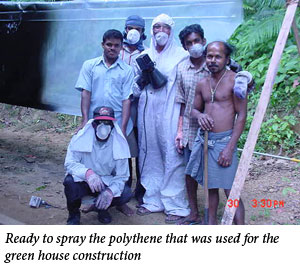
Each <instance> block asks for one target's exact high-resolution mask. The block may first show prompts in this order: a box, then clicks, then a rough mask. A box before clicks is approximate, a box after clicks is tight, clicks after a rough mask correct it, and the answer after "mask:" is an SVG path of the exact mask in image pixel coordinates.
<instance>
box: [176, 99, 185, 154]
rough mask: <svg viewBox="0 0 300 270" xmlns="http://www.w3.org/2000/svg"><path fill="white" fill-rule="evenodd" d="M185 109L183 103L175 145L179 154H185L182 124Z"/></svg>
mask: <svg viewBox="0 0 300 270" xmlns="http://www.w3.org/2000/svg"><path fill="white" fill-rule="evenodd" d="M184 111H185V104H183V103H181V105H180V115H179V119H178V127H177V135H176V138H175V145H176V149H177V152H178V153H179V154H183V145H182V138H183V132H182V126H183V114H184Z"/></svg>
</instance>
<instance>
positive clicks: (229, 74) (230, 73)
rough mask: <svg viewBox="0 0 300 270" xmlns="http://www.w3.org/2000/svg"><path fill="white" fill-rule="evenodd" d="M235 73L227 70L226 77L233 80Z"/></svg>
mask: <svg viewBox="0 0 300 270" xmlns="http://www.w3.org/2000/svg"><path fill="white" fill-rule="evenodd" d="M235 75H236V73H235V72H233V71H232V70H227V76H226V77H227V78H228V80H229V81H230V82H234V80H235Z"/></svg>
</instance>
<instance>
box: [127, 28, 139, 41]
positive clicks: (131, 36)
mask: <svg viewBox="0 0 300 270" xmlns="http://www.w3.org/2000/svg"><path fill="white" fill-rule="evenodd" d="M140 38H141V35H140V32H139V31H138V30H136V29H131V30H129V31H128V33H127V35H126V39H127V41H128V43H129V44H136V43H138V41H139V40H140Z"/></svg>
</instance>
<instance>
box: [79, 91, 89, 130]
mask: <svg viewBox="0 0 300 270" xmlns="http://www.w3.org/2000/svg"><path fill="white" fill-rule="evenodd" d="M90 105H91V92H90V91H87V90H85V89H83V90H82V92H81V114H82V121H81V125H80V126H81V128H83V127H84V125H85V124H86V123H87V121H88V120H89V110H90Z"/></svg>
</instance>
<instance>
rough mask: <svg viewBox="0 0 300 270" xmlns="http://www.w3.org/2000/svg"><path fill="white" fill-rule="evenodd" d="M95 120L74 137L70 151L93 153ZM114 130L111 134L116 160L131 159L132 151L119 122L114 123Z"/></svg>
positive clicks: (89, 122)
mask: <svg viewBox="0 0 300 270" xmlns="http://www.w3.org/2000/svg"><path fill="white" fill-rule="evenodd" d="M93 121H94V119H90V120H89V121H88V122H87V123H86V125H85V126H84V127H83V128H82V129H81V130H79V131H78V133H77V134H75V135H74V136H73V137H72V140H71V142H70V150H71V151H75V152H87V153H89V152H92V150H93V144H94V143H95V141H96V137H95V130H94V128H93V125H92V123H93ZM113 124H114V127H115V128H114V129H113V130H112V132H111V136H112V140H113V147H112V150H113V158H114V160H118V159H125V158H130V150H129V146H128V143H127V140H126V138H125V137H124V135H123V133H122V131H121V129H120V127H119V125H118V123H117V121H113Z"/></svg>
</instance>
